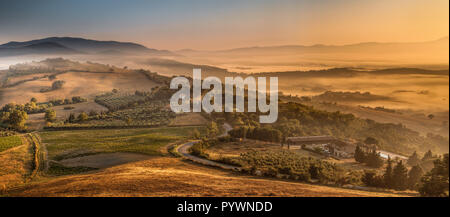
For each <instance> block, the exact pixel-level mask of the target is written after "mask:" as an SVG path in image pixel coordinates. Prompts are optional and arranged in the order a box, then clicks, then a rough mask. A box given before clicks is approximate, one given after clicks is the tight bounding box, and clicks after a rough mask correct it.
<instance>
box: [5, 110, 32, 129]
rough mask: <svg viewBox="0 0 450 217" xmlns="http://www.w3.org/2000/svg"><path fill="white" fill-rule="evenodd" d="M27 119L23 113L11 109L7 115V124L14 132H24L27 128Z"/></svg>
mask: <svg viewBox="0 0 450 217" xmlns="http://www.w3.org/2000/svg"><path fill="white" fill-rule="evenodd" d="M27 119H28V115H27V113H26V112H25V111H22V110H18V109H13V110H12V111H11V112H10V113H9V115H8V120H7V122H8V123H9V125H10V127H12V128H14V129H16V130H24V129H26V128H27V127H26V126H25V122H26V120H27Z"/></svg>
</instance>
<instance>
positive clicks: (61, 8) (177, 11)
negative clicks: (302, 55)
mask: <svg viewBox="0 0 450 217" xmlns="http://www.w3.org/2000/svg"><path fill="white" fill-rule="evenodd" d="M448 35H449V1H448V0H394V1H393V0H303V1H301V0H296V1H295V0H276V1H275V0H164V1H162V0H161V1H153V0H126V1H125V0H123V1H118V0H95V1H92V0H73V1H69V0H40V1H35V0H28V1H26V0H0V43H5V42H8V41H24V40H30V39H36V38H43V37H48V36H76V37H86V38H91V39H99V40H120V41H133V42H138V43H141V44H144V45H146V46H148V47H152V48H158V49H183V48H192V49H227V48H235V47H242V46H256V45H259V46H262V45H282V44H306V45H310V44H317V43H321V44H348V43H358V42H367V41H378V42H412V41H428V40H434V39H438V38H441V37H444V36H448Z"/></svg>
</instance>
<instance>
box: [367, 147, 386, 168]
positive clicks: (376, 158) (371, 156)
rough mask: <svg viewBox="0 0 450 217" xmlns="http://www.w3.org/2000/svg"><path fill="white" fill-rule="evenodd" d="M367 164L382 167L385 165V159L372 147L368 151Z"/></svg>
mask: <svg viewBox="0 0 450 217" xmlns="http://www.w3.org/2000/svg"><path fill="white" fill-rule="evenodd" d="M366 164H367V166H369V167H373V168H380V167H382V166H383V164H384V161H383V158H381V156H380V154H379V153H378V152H377V151H376V150H375V149H372V150H371V151H369V153H367V157H366Z"/></svg>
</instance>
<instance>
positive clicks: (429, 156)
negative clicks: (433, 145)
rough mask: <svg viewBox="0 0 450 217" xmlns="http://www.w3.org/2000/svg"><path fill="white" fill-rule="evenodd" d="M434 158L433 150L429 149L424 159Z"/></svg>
mask: <svg viewBox="0 0 450 217" xmlns="http://www.w3.org/2000/svg"><path fill="white" fill-rule="evenodd" d="M431 158H433V152H431V150H428V151H427V152H426V153H425V155H423V158H422V161H426V160H429V159H431Z"/></svg>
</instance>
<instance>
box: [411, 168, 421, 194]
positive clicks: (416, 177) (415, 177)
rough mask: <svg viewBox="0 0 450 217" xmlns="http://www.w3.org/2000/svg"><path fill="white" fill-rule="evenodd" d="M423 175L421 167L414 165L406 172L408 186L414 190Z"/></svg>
mask: <svg viewBox="0 0 450 217" xmlns="http://www.w3.org/2000/svg"><path fill="white" fill-rule="evenodd" d="M422 175H423V169H422V167H420V166H419V165H415V166H413V167H412V168H411V170H409V172H408V188H409V189H412V190H415V189H417V185H418V184H419V182H420V179H421V178H422Z"/></svg>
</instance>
